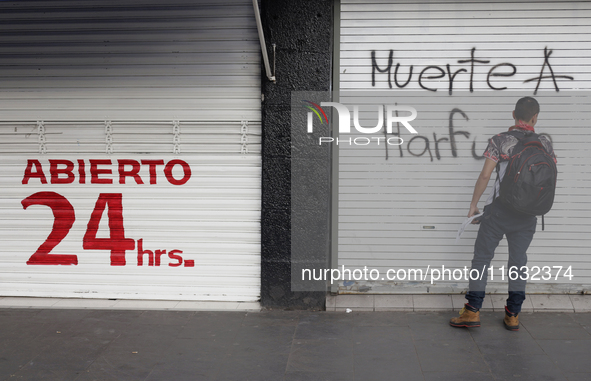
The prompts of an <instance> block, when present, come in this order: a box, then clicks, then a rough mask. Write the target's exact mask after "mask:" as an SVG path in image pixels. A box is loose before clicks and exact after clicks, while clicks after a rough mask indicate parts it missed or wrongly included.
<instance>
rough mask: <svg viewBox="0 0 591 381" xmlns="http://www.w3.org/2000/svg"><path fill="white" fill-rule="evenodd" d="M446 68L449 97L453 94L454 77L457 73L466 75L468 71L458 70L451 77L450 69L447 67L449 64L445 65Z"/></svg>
mask: <svg viewBox="0 0 591 381" xmlns="http://www.w3.org/2000/svg"><path fill="white" fill-rule="evenodd" d="M446 67H447V76H448V78H449V95H451V93H452V92H453V89H454V79H455V78H456V75H458V74H459V73H462V72H464V73H466V72H468V70H466V69H458V70H457V71H456V72H455V73H454V74H453V75H451V68H450V66H449V64H447V65H446Z"/></svg>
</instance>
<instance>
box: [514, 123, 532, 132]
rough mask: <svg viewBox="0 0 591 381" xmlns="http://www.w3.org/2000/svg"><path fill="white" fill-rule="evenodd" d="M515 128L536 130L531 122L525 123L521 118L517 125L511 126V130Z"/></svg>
mask: <svg viewBox="0 0 591 381" xmlns="http://www.w3.org/2000/svg"><path fill="white" fill-rule="evenodd" d="M515 129H518V130H525V131H531V132H534V126H530V125H529V124H527V123H525V122H524V121H523V120H520V121H519V123H517V124H516V125H515V126H513V127H511V128H510V129H509V131H513V130H515Z"/></svg>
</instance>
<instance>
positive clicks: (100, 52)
mask: <svg viewBox="0 0 591 381" xmlns="http://www.w3.org/2000/svg"><path fill="white" fill-rule="evenodd" d="M0 8H1V11H0V19H2V23H0V35H1V36H2V38H1V39H0V82H1V83H2V87H1V88H0V135H1V141H0V171H1V176H0V182H1V187H0V188H1V191H0V194H1V196H0V208H1V209H2V219H1V220H0V241H1V242H2V248H1V249H0V262H1V263H2V269H1V270H0V289H1V291H0V294H1V295H5V296H52V297H98V298H134V299H173V300H221V301H255V300H258V299H259V294H260V193H261V191H260V177H261V175H260V167H261V158H260V142H261V138H260V136H261V123H260V121H261V115H260V62H259V61H260V60H259V56H260V45H259V42H258V36H257V32H256V25H255V21H254V14H253V9H252V3H251V2H249V1H233V0H225V1H195V0H191V1H188V0H174V1H166V2H163V1H125V2H120V1H108V0H101V1H79V0H76V1H52V2H47V1H17V2H0ZM27 177H28V178H27ZM50 233H51V234H50ZM101 239H102V240H101ZM40 245H41V246H40ZM35 252H37V253H40V254H39V255H37V256H33V253H35ZM55 254H65V255H67V256H66V257H56V256H55ZM27 262H29V264H27ZM47 262H49V263H47ZM60 263H61V265H60ZM66 264H69V265H66Z"/></svg>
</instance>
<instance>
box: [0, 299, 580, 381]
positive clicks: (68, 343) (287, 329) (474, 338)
mask: <svg viewBox="0 0 591 381" xmlns="http://www.w3.org/2000/svg"><path fill="white" fill-rule="evenodd" d="M456 314H457V312H452V311H431V312H427V311H426V312H420V311H382V312H377V311H371V312H370V311H353V312H351V313H346V312H311V311H261V312H248V311H224V312H213V311H209V312H208V311H164V310H113V309H102V310H98V309H58V308H52V309H48V308H46V309H37V308H35V309H33V308H28V309H22V308H6V309H0V327H1V328H0V380H59V381H67V380H77V381H82V380H158V381H162V380H164V381H168V380H170V381H181V380H253V381H260V380H270V381H281V380H285V381H295V380H306V381H314V380H323V381H325V380H339V381H343V380H344V381H347V380H364V381H371V380H405V381H412V380H453V381H458V380H513V379H514V380H568V381H580V380H591V361H589V359H590V355H589V354H590V353H591V313H572V312H571V313H563V312H551V313H549V312H533V313H532V312H524V313H522V314H521V322H522V327H521V329H520V331H519V332H510V331H507V330H505V329H504V327H503V325H502V320H501V319H502V316H503V315H502V312H497V311H494V310H490V311H483V312H482V327H480V328H474V329H471V330H467V329H459V328H452V327H450V326H449V325H448V321H449V318H450V317H452V316H455V315H456Z"/></svg>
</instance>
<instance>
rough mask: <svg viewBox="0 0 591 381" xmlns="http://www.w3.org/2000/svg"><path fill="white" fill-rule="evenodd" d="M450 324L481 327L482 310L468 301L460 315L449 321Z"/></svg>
mask: <svg viewBox="0 0 591 381" xmlns="http://www.w3.org/2000/svg"><path fill="white" fill-rule="evenodd" d="M449 325H451V326H452V327H458V328H459V327H466V328H474V327H480V311H478V310H477V309H476V308H474V307H472V306H471V305H469V304H468V303H466V304H464V308H462V309H461V310H460V316H459V317H456V318H451V320H450V321H449Z"/></svg>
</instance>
